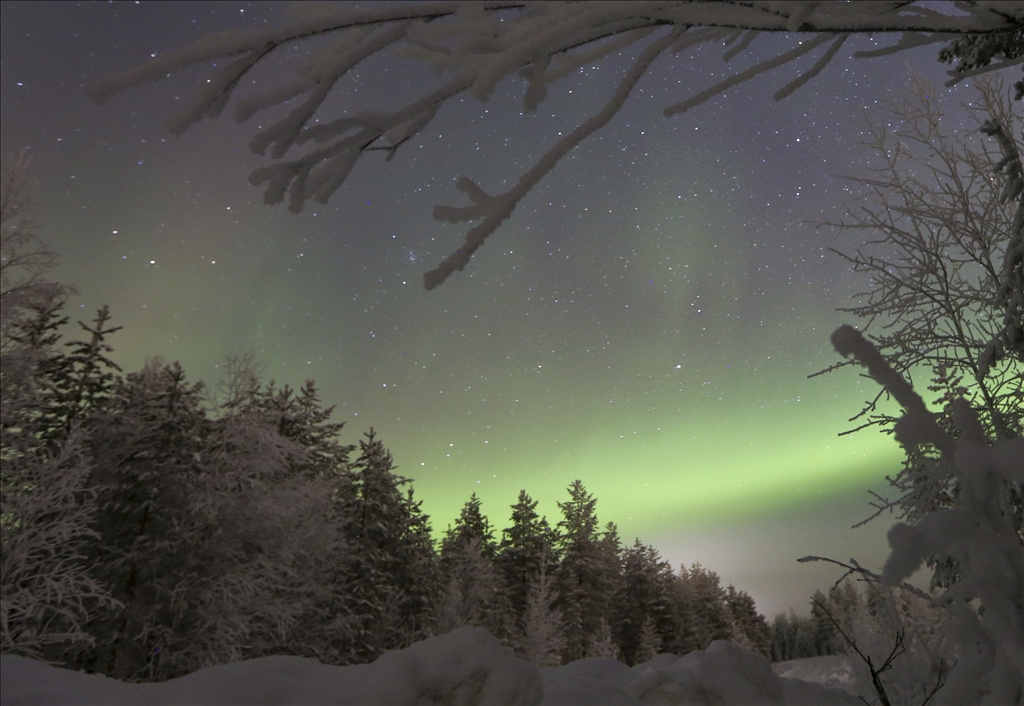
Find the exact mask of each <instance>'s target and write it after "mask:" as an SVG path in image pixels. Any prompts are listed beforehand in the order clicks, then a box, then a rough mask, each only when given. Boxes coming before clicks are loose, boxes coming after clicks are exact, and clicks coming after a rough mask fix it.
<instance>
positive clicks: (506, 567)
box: [495, 490, 557, 628]
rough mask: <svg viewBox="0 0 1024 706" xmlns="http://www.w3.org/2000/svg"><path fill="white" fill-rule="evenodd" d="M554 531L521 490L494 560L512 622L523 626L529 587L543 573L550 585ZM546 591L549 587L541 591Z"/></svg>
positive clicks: (532, 501) (553, 563)
mask: <svg viewBox="0 0 1024 706" xmlns="http://www.w3.org/2000/svg"><path fill="white" fill-rule="evenodd" d="M555 541H556V535H555V532H554V531H553V530H552V529H551V527H550V526H549V525H548V521H547V519H546V518H544V517H541V516H539V515H538V514H537V501H536V500H533V499H531V498H530V496H529V494H528V493H527V492H526V491H525V490H520V491H519V500H518V502H516V504H515V505H513V506H512V525H511V526H510V527H509V528H508V529H506V530H504V531H503V532H502V538H501V544H500V545H499V546H498V554H497V556H496V557H495V566H496V567H497V568H498V570H499V571H500V572H501V576H502V579H503V582H504V584H505V590H506V591H507V595H508V600H509V603H510V607H511V610H512V612H513V614H514V615H515V616H516V622H517V624H518V625H519V627H520V628H522V627H523V625H522V621H523V619H524V616H525V613H526V607H527V596H528V594H529V592H530V589H531V586H533V585H534V583H535V582H536V581H537V579H538V577H539V575H540V573H541V572H542V571H543V572H545V574H546V575H547V579H546V581H547V582H549V583H550V581H551V574H552V572H553V571H554V569H555V567H556V565H557V564H556V561H555V556H554V551H555V549H554V545H555ZM545 590H548V591H549V592H550V590H551V589H550V587H549V588H547V589H545Z"/></svg>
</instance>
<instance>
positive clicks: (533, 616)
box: [514, 551, 565, 667]
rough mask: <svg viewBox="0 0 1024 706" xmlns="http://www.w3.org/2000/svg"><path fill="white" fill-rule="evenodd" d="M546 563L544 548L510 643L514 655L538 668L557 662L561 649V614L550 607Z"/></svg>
mask: <svg viewBox="0 0 1024 706" xmlns="http://www.w3.org/2000/svg"><path fill="white" fill-rule="evenodd" d="M547 564H548V562H547V556H546V551H545V552H544V553H543V554H542V556H541V561H540V563H539V564H538V566H539V570H538V573H537V574H536V576H534V577H533V579H532V580H531V581H530V584H529V588H528V590H527V594H526V606H525V607H524V609H523V616H522V622H521V627H520V629H519V631H518V634H517V637H516V640H515V642H514V644H515V650H516V654H517V655H518V656H519V657H521V658H522V659H525V660H526V661H527V662H530V663H531V664H535V665H537V666H538V667H551V666H554V665H556V664H559V663H560V662H561V659H562V651H563V650H564V649H565V634H564V632H563V629H562V615H561V613H559V612H558V610H557V609H556V608H555V607H554V603H555V599H556V598H557V595H556V593H555V587H554V583H553V582H552V580H551V577H550V576H549V575H548V573H547Z"/></svg>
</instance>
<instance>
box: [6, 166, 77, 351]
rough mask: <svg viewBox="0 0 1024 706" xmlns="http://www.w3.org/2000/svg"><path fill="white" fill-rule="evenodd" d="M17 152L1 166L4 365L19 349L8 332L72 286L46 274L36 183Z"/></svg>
mask: <svg viewBox="0 0 1024 706" xmlns="http://www.w3.org/2000/svg"><path fill="white" fill-rule="evenodd" d="M30 163H31V159H30V158H29V156H28V155H27V154H26V153H24V152H22V153H21V154H20V155H18V157H17V158H15V159H13V160H10V161H8V162H6V163H5V164H4V165H3V167H2V168H0V302H2V306H0V354H2V355H3V356H4V368H9V367H10V366H12V365H13V364H14V360H15V358H12V357H10V356H11V355H12V354H13V353H14V352H15V350H22V348H23V347H22V342H20V341H17V340H14V339H12V335H13V334H14V333H15V332H16V331H18V330H19V328H21V326H22V325H23V324H25V323H26V318H35V315H36V314H35V313H34V312H38V311H39V310H40V309H41V308H47V307H51V306H53V305H54V304H55V303H57V302H63V301H64V299H66V298H67V295H68V294H70V293H71V292H73V291H74V290H73V288H72V287H69V286H67V285H64V284H61V283H59V282H56V281H54V280H53V279H51V278H50V276H49V275H50V271H51V270H52V269H53V268H54V267H55V266H56V265H57V254H56V253H55V252H53V250H51V249H50V247H49V245H47V244H46V242H45V241H43V240H42V239H41V238H40V237H39V222H38V221H39V217H38V215H37V213H36V204H35V193H36V184H35V182H34V181H33V180H32V178H31V176H30V175H29V165H30Z"/></svg>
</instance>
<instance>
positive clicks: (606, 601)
mask: <svg viewBox="0 0 1024 706" xmlns="http://www.w3.org/2000/svg"><path fill="white" fill-rule="evenodd" d="M596 504H597V498H595V497H594V496H593V495H591V494H590V493H588V492H587V489H586V488H584V487H583V483H582V482H581V481H579V480H575V481H573V482H572V484H571V485H570V486H569V500H568V501H566V502H564V503H563V502H560V503H558V507H559V509H560V510H561V511H562V520H561V521H560V522H559V523H558V528H559V530H560V532H559V537H558V543H559V544H558V547H557V550H558V553H559V556H560V557H561V562H560V563H559V565H558V569H557V572H556V574H555V586H556V587H557V591H558V601H557V602H556V603H555V607H556V608H557V609H558V610H559V611H561V613H562V616H563V619H564V626H565V639H566V648H565V653H564V660H563V661H565V662H571V661H572V660H575V659H580V658H581V657H588V656H591V654H590V652H591V649H592V646H593V645H594V644H596V643H597V642H598V641H599V640H600V639H601V631H602V621H603V622H604V623H605V624H606V625H607V622H608V619H609V618H610V617H611V607H612V599H613V597H614V595H615V591H616V588H617V583H618V579H619V571H620V566H619V559H618V556H617V554H616V553H615V552H614V544H613V543H612V542H615V543H617V537H615V536H614V535H612V536H613V537H614V539H611V538H609V534H610V533H609V532H606V533H605V536H604V537H602V536H601V534H600V533H599V531H598V521H597V514H596V510H595V506H596ZM611 529H614V525H612V526H611ZM606 539H607V540H608V541H605V540H606Z"/></svg>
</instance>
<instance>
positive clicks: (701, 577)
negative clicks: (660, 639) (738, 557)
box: [670, 563, 733, 654]
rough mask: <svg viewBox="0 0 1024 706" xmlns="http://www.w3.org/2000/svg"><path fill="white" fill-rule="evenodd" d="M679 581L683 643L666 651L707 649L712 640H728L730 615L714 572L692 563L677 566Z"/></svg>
mask: <svg viewBox="0 0 1024 706" xmlns="http://www.w3.org/2000/svg"><path fill="white" fill-rule="evenodd" d="M679 580H680V587H681V591H680V596H681V600H682V602H683V604H684V607H683V610H682V613H683V615H684V616H685V618H684V620H683V622H682V626H683V632H682V635H681V636H680V638H682V639H683V642H682V644H681V645H677V646H674V648H673V649H672V650H670V651H673V652H674V651H675V650H676V649H679V650H680V652H679V654H686V653H687V652H691V651H693V650H703V649H707V647H708V645H710V644H711V643H712V642H713V641H715V640H730V639H732V637H733V629H732V616H731V614H730V612H729V606H728V605H727V604H726V602H725V597H726V593H725V589H724V588H722V584H721V578H719V576H718V574H716V573H715V572H714V571H711V570H710V569H707V568H705V567H703V566H701V565H700V564H699V563H695V564H693V565H692V566H690V568H686V567H685V566H681V567H679Z"/></svg>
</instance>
